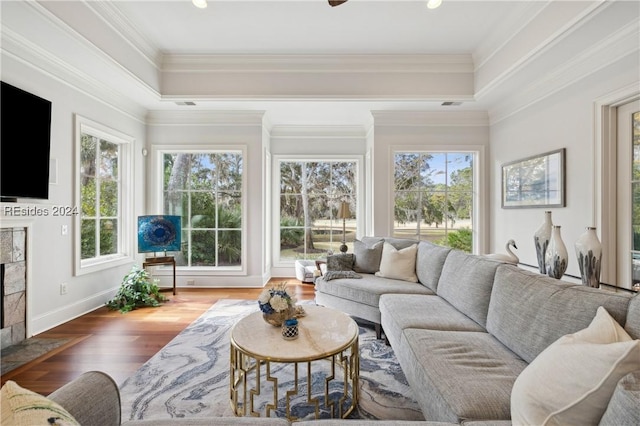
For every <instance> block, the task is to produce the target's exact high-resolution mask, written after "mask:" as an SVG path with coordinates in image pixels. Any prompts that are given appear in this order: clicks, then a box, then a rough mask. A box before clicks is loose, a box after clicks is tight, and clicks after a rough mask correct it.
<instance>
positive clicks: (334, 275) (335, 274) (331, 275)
mask: <svg viewBox="0 0 640 426" xmlns="http://www.w3.org/2000/svg"><path fill="white" fill-rule="evenodd" d="M323 278H324V280H325V281H331V280H336V279H338V278H362V275H359V274H356V273H355V272H353V271H327V273H326V274H324V276H323Z"/></svg>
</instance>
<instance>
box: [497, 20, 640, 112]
mask: <svg viewBox="0 0 640 426" xmlns="http://www.w3.org/2000/svg"><path fill="white" fill-rule="evenodd" d="M638 34H640V21H638V20H636V21H633V22H631V23H629V24H627V25H625V26H623V27H621V28H620V29H619V30H618V31H616V32H615V33H613V34H611V35H610V36H609V37H607V38H604V39H602V40H600V42H598V43H596V44H594V45H592V46H591V47H590V48H589V49H587V50H584V51H582V52H581V53H580V54H578V55H576V56H575V57H573V58H571V60H568V61H566V62H564V63H563V64H562V65H561V66H560V67H558V68H556V69H555V70H553V71H551V72H549V73H547V74H546V75H545V76H544V77H542V78H539V79H537V80H535V81H534V82H532V83H531V84H529V85H528V86H526V87H524V88H523V90H521V91H520V92H519V93H517V94H515V93H512V97H511V98H510V101H508V102H498V103H497V104H495V106H493V107H492V108H490V109H489V117H490V119H491V124H495V123H498V122H500V121H502V120H504V119H506V118H508V117H510V116H513V115H515V114H518V113H519V112H520V111H522V110H524V109H527V108H529V107H530V106H532V105H534V104H536V103H538V102H541V101H542V100H544V99H546V98H548V97H549V96H552V95H554V94H556V93H558V92H560V91H562V90H564V89H565V88H567V87H569V86H571V85H573V84H575V83H576V82H578V81H580V80H582V79H585V78H587V77H589V76H591V75H593V74H595V73H597V72H599V71H600V70H602V69H604V68H606V67H607V66H609V65H611V64H613V63H615V62H618V61H620V60H622V59H624V58H626V57H627V56H629V55H633V54H636V55H637V54H638V53H640V45H639V44H638Z"/></svg>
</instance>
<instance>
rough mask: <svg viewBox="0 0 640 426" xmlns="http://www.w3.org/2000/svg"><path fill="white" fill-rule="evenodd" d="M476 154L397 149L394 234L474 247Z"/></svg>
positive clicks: (456, 245)
mask: <svg viewBox="0 0 640 426" xmlns="http://www.w3.org/2000/svg"><path fill="white" fill-rule="evenodd" d="M473 159H474V154H473V153H449V152H396V153H395V156H394V227H393V229H394V236H395V237H398V238H415V239H418V240H427V241H431V242H433V243H436V244H440V245H445V246H449V247H453V248H457V249H460V250H464V251H467V252H471V251H472V249H473V221H472V219H473V217H474V215H473V208H474V183H473V176H474V171H473Z"/></svg>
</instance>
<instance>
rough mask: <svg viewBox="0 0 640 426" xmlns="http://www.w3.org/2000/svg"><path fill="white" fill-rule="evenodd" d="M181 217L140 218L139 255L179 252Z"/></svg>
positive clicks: (156, 216)
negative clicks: (157, 252)
mask: <svg viewBox="0 0 640 426" xmlns="http://www.w3.org/2000/svg"><path fill="white" fill-rule="evenodd" d="M181 219H182V218H181V217H180V216H165V215H155V216H139V217H138V253H148V252H156V251H179V250H180V245H181V232H180V221H181Z"/></svg>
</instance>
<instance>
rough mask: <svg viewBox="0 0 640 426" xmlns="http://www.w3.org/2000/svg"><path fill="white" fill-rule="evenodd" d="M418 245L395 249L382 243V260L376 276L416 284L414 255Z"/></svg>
mask: <svg viewBox="0 0 640 426" xmlns="http://www.w3.org/2000/svg"><path fill="white" fill-rule="evenodd" d="M417 252H418V245H417V244H413V245H410V246H409V247H406V248H403V249H397V248H395V247H394V246H392V245H391V244H389V243H387V242H386V241H385V242H384V244H383V246H382V259H381V260H380V270H379V271H378V272H376V275H377V276H379V277H384V278H394V279H396V280H402V281H409V282H412V283H417V282H418V277H417V276H416V253H417Z"/></svg>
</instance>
